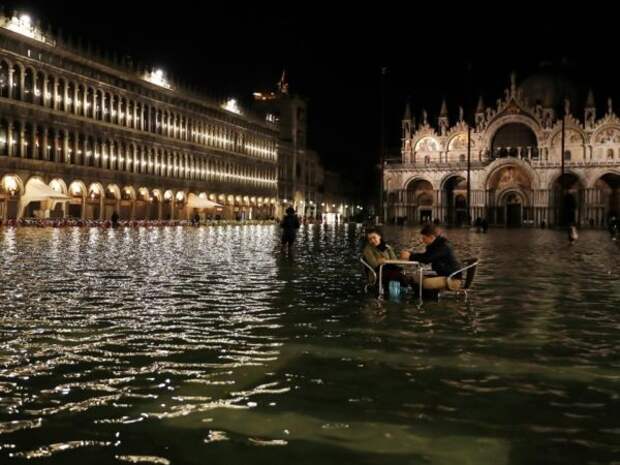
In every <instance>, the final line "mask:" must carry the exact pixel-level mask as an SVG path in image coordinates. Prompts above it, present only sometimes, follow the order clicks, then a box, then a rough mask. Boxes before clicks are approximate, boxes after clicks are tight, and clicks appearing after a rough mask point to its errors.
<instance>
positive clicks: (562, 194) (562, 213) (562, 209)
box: [559, 111, 566, 220]
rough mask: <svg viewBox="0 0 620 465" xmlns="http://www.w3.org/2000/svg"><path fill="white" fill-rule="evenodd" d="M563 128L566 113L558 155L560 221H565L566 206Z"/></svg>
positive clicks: (564, 122)
mask: <svg viewBox="0 0 620 465" xmlns="http://www.w3.org/2000/svg"><path fill="white" fill-rule="evenodd" d="M565 126H566V111H565V112H563V113H562V142H561V144H560V147H561V148H560V150H561V154H560V159H561V160H562V162H561V165H560V167H561V168H560V211H559V214H560V220H565V219H566V205H564V203H565V200H566V199H565V198H564V197H565V192H564V190H565V186H564V181H565V179H564V137H565Z"/></svg>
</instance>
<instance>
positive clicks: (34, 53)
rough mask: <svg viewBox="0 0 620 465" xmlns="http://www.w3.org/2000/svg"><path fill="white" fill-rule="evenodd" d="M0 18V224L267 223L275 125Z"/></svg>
mask: <svg viewBox="0 0 620 465" xmlns="http://www.w3.org/2000/svg"><path fill="white" fill-rule="evenodd" d="M0 16H1V17H0V220H2V219H15V218H20V217H23V216H41V217H64V216H71V217H77V218H83V219H106V218H110V216H111V215H112V213H113V212H114V211H117V212H118V213H119V214H120V216H121V218H124V219H186V218H189V217H190V215H194V214H196V213H205V212H206V211H207V210H206V208H208V207H209V206H213V204H212V203H211V202H217V203H218V204H220V205H221V208H219V209H218V210H217V214H219V215H220V216H222V217H224V218H235V217H237V218H239V217H243V218H266V217H271V216H274V215H275V214H276V207H277V206H276V201H277V200H276V199H277V187H278V186H277V168H278V166H277V163H278V161H277V151H278V130H277V127H276V125H275V124H273V123H272V122H269V121H266V120H265V118H264V117H260V116H258V115H256V116H254V115H252V114H244V113H242V112H241V111H240V110H239V109H238V107H237V106H236V105H235V102H234V101H232V102H231V101H229V102H228V104H222V103H219V102H215V101H214V100H213V99H209V98H207V97H205V96H203V95H200V94H198V93H197V92H195V91H192V90H190V89H187V88H184V87H182V86H181V85H179V84H178V83H176V82H172V81H169V80H167V79H166V76H165V75H164V73H163V72H162V71H160V70H147V69H144V68H143V67H139V66H136V65H134V64H133V63H131V62H130V61H129V60H128V59H124V60H120V59H118V58H116V57H112V56H111V55H109V54H107V55H105V56H104V55H103V54H102V53H101V52H97V51H93V50H92V48H91V47H90V46H87V47H85V46H82V45H76V44H75V43H71V42H69V41H67V40H63V39H62V37H60V36H59V35H56V36H53V35H52V34H51V33H44V32H43V31H42V30H41V28H40V26H39V25H37V24H35V23H34V22H33V21H32V20H31V19H30V18H29V17H28V16H26V15H17V14H14V15H12V16H3V15H0ZM207 200H210V201H211V202H208V201H207ZM213 213H214V214H215V212H213Z"/></svg>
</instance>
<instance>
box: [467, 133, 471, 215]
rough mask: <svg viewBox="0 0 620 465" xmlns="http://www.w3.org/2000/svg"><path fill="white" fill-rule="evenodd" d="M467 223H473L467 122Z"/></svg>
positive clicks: (469, 140)
mask: <svg viewBox="0 0 620 465" xmlns="http://www.w3.org/2000/svg"><path fill="white" fill-rule="evenodd" d="M467 223H468V225H469V226H470V225H471V125H470V124H469V123H468V124H467Z"/></svg>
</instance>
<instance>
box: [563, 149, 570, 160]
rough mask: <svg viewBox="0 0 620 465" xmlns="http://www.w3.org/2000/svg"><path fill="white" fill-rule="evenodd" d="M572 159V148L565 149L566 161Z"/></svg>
mask: <svg viewBox="0 0 620 465" xmlns="http://www.w3.org/2000/svg"><path fill="white" fill-rule="evenodd" d="M570 159H571V153H570V150H565V151H564V160H565V161H570Z"/></svg>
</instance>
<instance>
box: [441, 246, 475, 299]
mask: <svg viewBox="0 0 620 465" xmlns="http://www.w3.org/2000/svg"><path fill="white" fill-rule="evenodd" d="M463 263H464V264H465V266H464V267H463V268H461V269H460V270H457V271H455V272H454V273H452V274H451V275H450V276H448V277H447V278H446V281H447V284H448V286H447V290H450V291H452V292H455V293H456V295H457V297H458V296H459V295H461V294H463V295H465V300H466V301H467V299H468V297H469V294H468V291H469V290H470V289H471V286H472V284H473V283H474V277H475V276H476V270H477V268H478V263H480V260H478V259H477V258H475V257H470V258H466V259H465V260H463ZM460 273H465V279H461V280H460V281H461V283H460V285H459V287H458V288H457V289H454V290H452V289H451V288H452V286H451V281H452V279H454V276H456V275H457V274H460Z"/></svg>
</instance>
